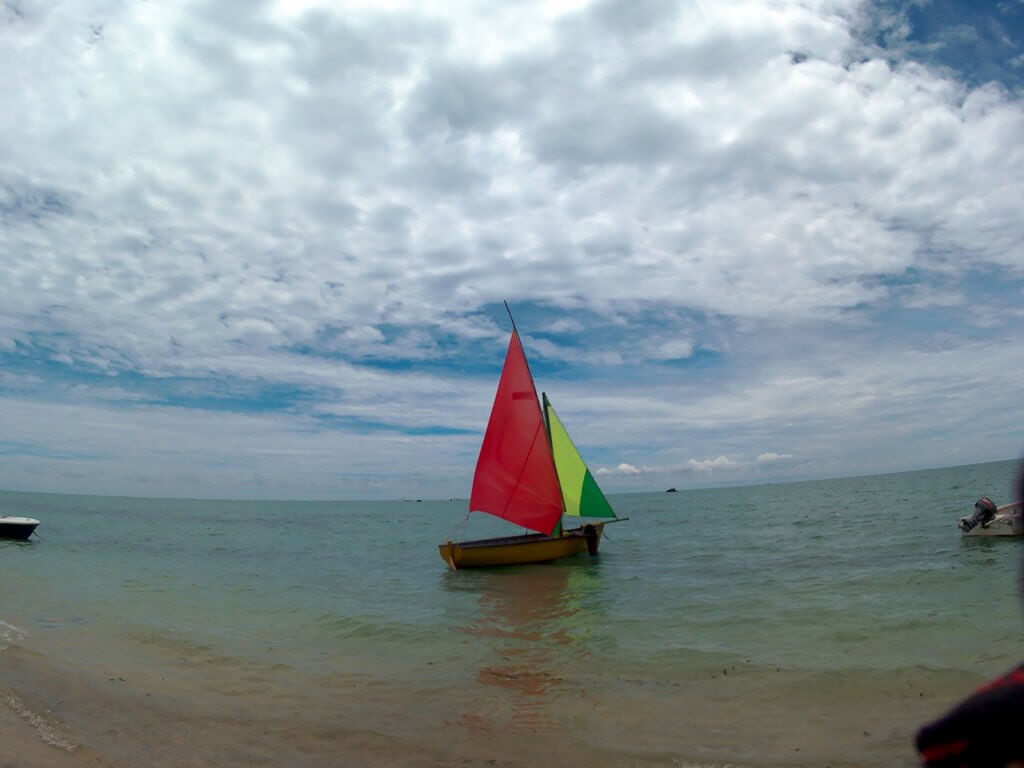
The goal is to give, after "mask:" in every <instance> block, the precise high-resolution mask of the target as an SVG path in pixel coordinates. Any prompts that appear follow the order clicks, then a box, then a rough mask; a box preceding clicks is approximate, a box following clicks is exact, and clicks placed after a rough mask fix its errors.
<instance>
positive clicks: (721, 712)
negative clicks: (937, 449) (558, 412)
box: [0, 462, 1024, 766]
mask: <svg viewBox="0 0 1024 768" xmlns="http://www.w3.org/2000/svg"><path fill="white" fill-rule="evenodd" d="M1016 469H1017V465H1016V463H1015V462H999V463H992V464H982V465H972V466H965V467H956V468H951V469H936V470H929V471H921V472H911V473H903V474H893V475H882V476H874V477H862V478H852V479H841V480H827V481H819V482H809V483H795V484H782V485H761V486H750V487H743V488H729V489H714V490H702V491H689V492H680V493H677V494H664V493H653V494H632V495H622V496H613V497H612V498H611V501H612V503H613V505H614V506H615V508H616V511H617V512H618V514H619V515H620V516H629V517H630V520H629V521H627V522H623V523H621V524H617V525H613V526H609V527H608V529H607V536H606V539H605V541H604V542H603V543H602V547H601V555H600V556H599V557H598V558H594V559H590V558H587V557H586V556H583V557H580V558H576V559H573V560H570V561H563V562H560V563H555V564H549V565H540V566H531V567H526V568H511V569H497V570H487V571H465V572H451V571H449V570H447V568H446V567H445V565H444V564H443V563H442V561H441V560H440V558H439V557H438V554H437V548H436V545H437V543H438V542H440V541H442V540H443V539H445V538H447V537H448V536H449V535H451V533H452V532H453V531H454V530H455V529H456V527H457V526H458V524H459V523H460V522H461V520H462V518H463V517H464V515H465V502H464V501H462V502H460V501H428V500H424V501H423V502H414V501H409V502H335V503H325V502H225V501H192V500H154V499H130V498H107V497H76V496H62V495H47V494H23V493H10V492H0V513H8V514H21V515H28V516H32V517H36V518H39V519H40V520H42V525H41V526H40V528H39V529H38V534H39V537H38V538H37V539H36V540H35V541H32V542H29V543H27V544H25V543H18V542H6V541H4V542H0V569H2V571H0V573H2V587H0V589H2V592H0V649H3V650H2V651H0V699H4V698H6V701H7V705H8V706H9V707H11V708H13V709H15V710H17V711H19V712H20V713H22V714H24V713H25V712H29V713H32V714H33V715H35V719H34V720H33V719H32V718H30V717H29V716H28V715H25V718H26V721H31V722H33V723H34V724H35V725H34V726H33V727H37V728H38V730H39V732H40V737H41V738H44V739H48V740H49V741H50V742H51V743H53V744H54V749H64V748H67V747H69V746H70V747H73V748H75V749H78V750H82V751H85V750H91V751H90V754H100V755H105V756H107V757H109V758H110V759H112V760H121V761H124V762H125V763H126V764H132V763H133V762H137V761H139V760H142V759H145V760H147V761H151V762H153V764H179V763H181V762H185V763H186V764H193V763H189V762H188V761H189V760H193V761H194V764H196V765H200V764H202V765H206V764H214V765H251V764H261V763H266V764H273V765H323V764H325V763H327V764H346V765H360V764H365V765H380V764H392V765H452V764H455V763H459V762H462V763H465V764H472V765H476V764H487V762H488V761H494V762H493V763H491V764H495V765H509V766H511V765H547V764H552V763H556V762H563V763H567V764H578V763H582V762H584V761H586V762H588V763H596V764H599V765H615V766H632V765H712V764H713V765H725V764H732V765H747V764H749V765H833V766H836V765H913V764H914V762H915V761H914V757H913V754H912V752H911V750H910V744H911V738H912V735H913V733H914V730H915V729H916V728H917V727H918V726H919V725H920V724H921V723H922V722H923V721H924V720H926V719H928V718H931V717H934V716H936V715H937V714H939V713H940V712H941V711H942V710H943V709H945V708H947V707H948V706H950V705H951V704H952V703H954V702H955V700H956V699H957V698H958V697H960V696H962V695H965V694H967V693H969V692H970V691H971V690H972V689H973V687H975V686H976V685H978V684H979V683H980V682H982V681H983V680H984V679H985V678H987V677H990V676H993V675H995V674H997V673H1000V672H1002V671H1004V670H1006V669H1007V668H1009V667H1011V666H1013V665H1015V664H1017V663H1019V662H1020V661H1021V659H1022V657H1024V634H1022V632H1021V630H1022V619H1024V615H1022V603H1021V596H1020V589H1019V584H1018V571H1019V568H1020V564H1021V555H1022V550H1021V548H1020V543H1021V542H1020V541H1018V540H1016V539H1002V540H995V539H990V540H986V539H973V538H972V539H964V538H963V537H962V536H961V535H960V533H959V532H958V531H957V530H956V529H955V527H954V524H953V523H954V520H955V518H957V517H958V516H960V515H963V514H967V513H969V512H970V511H971V508H972V505H973V502H974V500H975V499H976V498H977V497H978V496H980V495H989V496H991V497H992V498H993V499H994V500H995V501H996V502H997V503H1005V502H1006V501H1009V500H1010V496H1011V493H1012V491H1011V486H1012V481H1013V478H1014V474H1015V472H1016ZM504 525H505V524H504V523H501V522H500V521H490V520H487V519H485V518H480V517H479V516H474V517H473V519H472V520H471V524H470V527H469V534H470V536H474V537H475V536H476V535H480V536H485V535H490V534H492V533H495V532H501V531H506V530H507V529H506V528H505V527H503V526H504ZM39 722H43V723H44V725H45V727H43V726H40V725H39ZM112 723H113V724H116V727H111V724H112ZM111 732H113V735H112V733H111ZM54 733H57V734H60V736H59V738H58V737H54V736H53V734H54ZM48 734H49V735H48ZM182 756H187V758H188V759H184V758H183V757H182ZM172 760H177V761H178V762H172ZM339 761H340V762H339Z"/></svg>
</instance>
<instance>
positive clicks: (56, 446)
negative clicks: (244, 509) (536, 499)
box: [0, 0, 1024, 499]
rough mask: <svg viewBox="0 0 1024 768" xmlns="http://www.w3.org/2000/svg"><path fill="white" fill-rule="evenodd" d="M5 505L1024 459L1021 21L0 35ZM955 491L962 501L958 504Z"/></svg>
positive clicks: (158, 8) (73, 0)
mask: <svg viewBox="0 0 1024 768" xmlns="http://www.w3.org/2000/svg"><path fill="white" fill-rule="evenodd" d="M0 67H2V78H0V103H2V104H3V108H2V109H0V139H2V141H0V488H5V489H12V490H38V491H59V492H71V493H104V494H124V495H148V496H190V497H243V498H339V499H346V498H403V497H412V496H417V497H449V496H460V497H465V496H467V495H468V492H469V485H470V482H471V475H472V469H473V464H474V462H475V459H476V454H477V451H478V449H479V445H480V440H481V436H482V432H483V428H484V425H485V423H486V420H487V415H488V413H489V410H490V406H491V399H492V397H493V394H494V390H495V387H496V385H497V378H498V374H499V371H500V368H501V363H502V359H503V355H504V352H505V348H506V346H507V343H508V333H509V330H510V325H509V322H508V318H507V315H506V314H505V310H504V307H503V305H502V301H503V300H508V302H509V303H510V305H511V306H512V308H513V311H514V312H515V314H516V322H517V324H518V326H519V329H520V331H521V333H522V337H523V343H524V346H525V349H526V352H527V355H528V357H529V358H530V361H531V364H532V367H533V373H534V377H535V379H536V381H537V385H538V388H539V389H542V390H545V391H547V392H548V394H549V395H550V397H551V398H552V401H553V403H554V404H555V406H556V408H557V409H558V412H559V415H560V416H561V418H562V420H563V422H564V423H565V425H566V427H567V428H568V430H569V432H570V434H572V436H573V438H574V439H575V441H576V443H577V444H578V446H579V448H580V450H581V453H582V454H583V456H584V458H585V459H586V460H587V461H588V463H589V464H590V465H591V468H592V469H593V470H594V471H595V472H596V473H597V474H598V475H599V482H601V484H602V485H603V486H604V487H605V489H606V490H607V491H609V492H617V491H630V490H662V489H664V488H666V487H668V486H669V485H674V486H676V487H679V488H683V487H695V486H707V485H716V484H723V483H754V482H765V481H769V480H772V481H778V480H785V479H803V478H817V477H830V476H842V475H855V474H865V473H874V472H887V471H898V470H905V469H915V468H922V467H933V466H948V465H955V464H966V463H972V462H978V461H987V460H996V459H1005V458H1011V457H1014V456H1018V455H1020V453H1021V451H1022V449H1024V426H1022V422H1021V421H1020V420H1019V416H1020V415H1021V405H1022V404H1024V343H1022V342H1021V334H1022V331H1024V91H1022V85H1024V0H999V1H997V2H974V3H963V2H959V1H958V0H934V2H926V1H924V0H900V1H898V2H863V1H862V0H798V1H797V0H794V1H793V2H784V1H783V0H772V1H767V0H766V1H763V2H762V1H761V0H748V1H746V2H732V1H731V0H729V1H727V0H714V2H711V1H709V0H699V1H696V2H678V3H670V2H660V1H658V2H651V1H646V0H597V2H582V1H576V0H566V1H564V2H540V3H536V4H530V3H526V2H519V3H507V2H503V1H501V0H495V1H494V2H478V3H468V2H467V3H450V2H438V3H431V2H422V0H413V1H411V2H386V1H385V0H372V2H371V1H367V2H351V3H339V2H334V1H333V0H332V1H331V2H323V3H318V2H307V1H306V0H299V1H298V2H287V1H286V2H257V1H255V0H244V1H243V0H235V1H234V2H228V1H226V0H208V1H207V2H193V3H160V2H152V1H149V2H146V1H145V0H67V1H65V2H62V1H61V0H56V1H55V0H0ZM982 490H984V489H982Z"/></svg>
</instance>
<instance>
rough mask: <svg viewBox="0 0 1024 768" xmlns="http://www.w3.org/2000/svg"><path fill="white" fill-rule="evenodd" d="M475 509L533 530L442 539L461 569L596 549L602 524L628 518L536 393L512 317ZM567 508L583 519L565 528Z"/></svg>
mask: <svg viewBox="0 0 1024 768" xmlns="http://www.w3.org/2000/svg"><path fill="white" fill-rule="evenodd" d="M507 306H508V305H506V308H507ZM509 317H511V312H510V313H509ZM473 512H484V513H486V514H489V515H493V516H495V517H500V518H502V519H504V520H507V521H509V522H511V523H515V524H517V525H521V526H522V527H523V528H526V529H527V530H530V531H534V532H535V533H528V534H524V535H521V536H505V537H501V538H493V539H478V540H475V541H452V540H448V541H446V542H444V543H442V544H440V545H438V549H439V551H440V554H441V559H442V560H444V561H445V562H446V563H447V564H448V565H449V567H451V568H453V569H456V570H457V569H459V568H480V567H487V566H499V565H525V564H528V563H543V562H548V561H550V560H558V559H561V558H563V557H570V556H572V555H577V554H580V553H582V552H587V553H589V554H590V555H591V556H593V555H596V554H597V551H598V547H599V546H600V544H601V536H602V534H603V532H604V526H605V525H607V524H608V523H611V522H619V521H621V520H626V519H627V518H624V517H623V518H620V517H616V516H615V512H614V511H613V510H612V508H611V505H610V504H609V503H608V500H607V499H606V498H605V496H604V493H602V491H601V489H600V488H599V487H598V485H597V482H596V481H595V480H594V476H593V475H592V474H591V473H590V470H589V469H588V468H587V465H586V463H584V461H583V458H582V457H581V456H580V454H579V451H577V450H576V446H575V445H573V442H572V440H571V439H570V438H569V433H568V432H566V430H565V427H564V426H562V422H561V421H560V420H559V418H558V415H557V414H556V413H555V410H554V408H553V407H552V406H551V402H550V401H549V400H548V397H547V395H546V394H544V395H543V406H542V405H541V402H540V401H539V400H538V398H537V389H536V387H535V386H534V383H533V375H532V374H531V373H530V366H529V364H528V363H527V362H526V354H525V353H524V352H523V346H522V343H521V342H520V340H519V332H518V331H517V330H516V327H515V322H514V321H513V323H512V336H511V338H510V339H509V345H508V352H507V353H506V355H505V364H504V367H503V368H502V371H501V378H500V379H499V380H498V391H497V393H496V394H495V397H494V404H493V406H492V407H491V416H490V419H489V420H488V422H487V430H486V432H485V433H484V439H483V444H482V445H481V446H480V455H479V457H478V458H477V464H476V472H475V473H474V475H473V488H472V492H471V493H470V498H469V513H468V514H467V515H466V520H468V519H469V516H470V515H471V514H472V513H473ZM563 515H568V516H571V517H578V518H581V524H580V525H579V526H578V527H575V528H570V529H563V527H562V517H563ZM584 519H585V520H589V521H590V522H586V523H583V520H584Z"/></svg>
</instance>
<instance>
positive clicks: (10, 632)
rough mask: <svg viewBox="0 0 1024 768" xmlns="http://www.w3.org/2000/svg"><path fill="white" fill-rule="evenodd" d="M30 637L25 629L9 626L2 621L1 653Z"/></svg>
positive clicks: (0, 621) (0, 630)
mask: <svg viewBox="0 0 1024 768" xmlns="http://www.w3.org/2000/svg"><path fill="white" fill-rule="evenodd" d="M28 636H29V634H28V632H26V631H25V630H24V629H21V628H20V627H16V626H14V625H13V624H8V623H7V622H6V621H4V620H3V619H0V651H5V650H7V649H8V648H10V647H11V643H20V642H22V641H23V640H24V639H25V638H26V637H28Z"/></svg>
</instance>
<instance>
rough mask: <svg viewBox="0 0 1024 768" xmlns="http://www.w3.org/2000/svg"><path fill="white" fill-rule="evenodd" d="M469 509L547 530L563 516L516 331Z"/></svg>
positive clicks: (532, 390) (523, 355)
mask: <svg viewBox="0 0 1024 768" xmlns="http://www.w3.org/2000/svg"><path fill="white" fill-rule="evenodd" d="M469 509H470V510H471V511H473V512H487V513H489V514H492V515H495V516H497V517H502V518H504V519H506V520H508V521H510V522H513V523H516V524H518V525H521V526H523V527H524V528H529V529H531V530H534V531H539V532H540V533H546V534H550V533H551V532H552V531H553V530H554V529H555V526H556V525H557V523H558V521H559V520H560V519H561V517H562V492H561V490H560V489H559V486H558V476H557V475H556V474H555V462H554V459H553V458H552V456H551V446H550V444H549V443H548V438H547V433H546V431H545V429H544V420H543V417H542V416H541V412H540V406H539V405H538V403H537V391H536V390H535V389H534V386H533V377H532V376H531V375H530V368H529V366H528V365H527V363H526V355H525V354H523V347H522V344H520V343H519V334H517V333H516V332H515V331H513V332H512V339H511V340H510V341H509V344H508V354H507V355H506V356H505V367H504V368H503V369H502V371H501V381H499V382H498V393H497V394H496V395H495V396H494V405H493V406H492V407H491V418H490V420H489V421H488V422H487V432H486V433H485V434H484V442H483V445H482V446H480V457H479V458H478V459H477V462H476V474H475V475H474V477H473V491H472V493H471V494H470V497H469Z"/></svg>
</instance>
